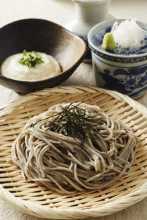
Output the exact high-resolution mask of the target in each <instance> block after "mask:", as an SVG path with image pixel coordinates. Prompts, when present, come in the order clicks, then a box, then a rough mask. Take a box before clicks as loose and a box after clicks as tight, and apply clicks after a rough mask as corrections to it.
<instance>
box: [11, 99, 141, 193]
mask: <svg viewBox="0 0 147 220" xmlns="http://www.w3.org/2000/svg"><path fill="white" fill-rule="evenodd" d="M136 144H137V141H136V138H135V136H134V134H133V132H132V131H131V129H129V128H127V127H126V126H125V125H123V124H122V123H121V122H120V121H117V120H112V119H111V118H110V117H109V116H108V115H107V114H105V113H104V112H103V111H102V110H101V109H100V108H99V107H97V106H94V105H88V104H85V103H61V104H58V105H54V106H52V107H50V108H49V110H48V111H46V112H44V113H41V114H40V115H38V116H35V117H33V118H32V119H31V120H29V122H28V123H27V124H26V126H25V127H24V128H23V130H22V132H21V133H20V134H19V136H18V137H17V139H16V141H15V143H14V144H13V147H12V159H13V161H14V162H15V163H16V164H17V165H18V166H19V167H20V168H21V170H22V172H23V174H24V176H25V178H26V179H27V180H31V181H35V182H38V183H40V184H43V185H45V186H46V187H47V188H49V189H51V190H54V191H56V192H59V193H65V194H66V193H71V192H75V191H79V192H81V191H84V190H97V189H100V188H102V187H105V186H108V185H109V184H110V183H111V182H112V181H113V180H114V179H115V178H116V177H120V176H122V175H125V174H127V172H128V171H129V169H130V167H131V166H132V163H133V162H134V156H135V147H136Z"/></svg>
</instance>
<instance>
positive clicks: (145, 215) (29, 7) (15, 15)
mask: <svg viewBox="0 0 147 220" xmlns="http://www.w3.org/2000/svg"><path fill="white" fill-rule="evenodd" d="M146 8H147V1H146V0H140V1H138V0H113V1H112V4H111V8H110V13H111V14H112V15H113V16H115V17H120V18H122V17H123V18H126V17H134V18H137V19H140V20H143V21H146V22H147V13H146ZM30 17H38V18H46V19H50V20H53V21H55V22H58V23H60V24H62V25H65V26H66V23H69V22H70V20H72V18H73V17H74V13H73V4H72V3H71V0H5V1H4V0H0V26H2V25H5V24H6V23H8V22H11V21H14V20H17V19H20V18H30ZM65 21H66V22H65ZM64 84H65V85H71V84H72V85H73V84H75V85H77V84H78V85H92V86H93V85H95V78H94V75H93V72H92V67H91V65H88V64H81V66H80V67H79V68H78V69H77V70H76V72H75V73H74V74H73V76H72V77H71V78H70V79H68V80H67V82H65V83H64ZM17 98H21V97H19V96H18V95H17V94H16V93H15V92H13V91H12V90H9V89H7V88H4V87H2V86H0V108H1V107H3V106H6V105H8V104H9V103H10V102H11V101H14V100H15V99H17ZM138 101H139V102H141V103H142V104H144V105H146V106H147V92H146V94H145V96H144V97H142V98H141V99H140V100H138ZM146 207H147V199H145V200H144V201H142V202H140V203H138V204H137V205H134V206H132V207H130V208H128V209H126V210H124V211H121V212H119V213H117V214H114V215H112V216H107V217H104V218H99V220H130V219H132V220H147V211H146ZM0 220H39V219H37V218H35V217H32V216H27V215H24V214H22V213H21V212H20V211H18V210H16V209H14V208H13V207H11V206H10V205H9V204H7V203H6V202H4V201H2V200H0ZM42 220H43V219H42Z"/></svg>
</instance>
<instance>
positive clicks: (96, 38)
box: [88, 19, 147, 57]
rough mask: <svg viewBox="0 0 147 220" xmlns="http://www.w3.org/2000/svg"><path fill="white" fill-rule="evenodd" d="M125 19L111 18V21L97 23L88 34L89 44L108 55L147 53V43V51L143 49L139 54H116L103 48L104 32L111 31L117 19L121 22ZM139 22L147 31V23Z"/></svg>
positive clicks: (124, 55)
mask: <svg viewBox="0 0 147 220" xmlns="http://www.w3.org/2000/svg"><path fill="white" fill-rule="evenodd" d="M123 20H124V19H118V20H115V19H113V20H110V21H104V22H101V23H100V24H97V25H95V26H94V27H93V28H92V29H91V30H90V32H89V34H88V41H89V45H90V46H91V47H92V48H93V49H95V50H96V51H99V52H100V53H103V54H106V55H110V56H115V57H130V56H131V57H136V56H137V57H139V56H144V55H147V45H146V48H145V50H146V52H144V51H145V50H142V51H143V52H142V53H139V54H135V53H133V54H129V55H127V54H116V53H111V52H108V51H105V50H103V49H102V48H101V44H102V40H103V37H104V34H105V33H107V32H110V31H111V28H112V25H113V24H114V22H115V21H117V22H119V23H120V22H121V21H123ZM137 23H138V24H139V25H140V26H141V27H142V28H143V29H144V30H145V31H147V25H146V24H144V23H142V22H140V21H137Z"/></svg>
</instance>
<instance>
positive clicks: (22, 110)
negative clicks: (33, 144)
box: [0, 87, 147, 219]
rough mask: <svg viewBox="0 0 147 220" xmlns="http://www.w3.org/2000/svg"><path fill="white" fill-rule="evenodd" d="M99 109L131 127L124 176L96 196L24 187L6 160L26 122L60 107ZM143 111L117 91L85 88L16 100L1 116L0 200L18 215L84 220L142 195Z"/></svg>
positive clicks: (146, 142)
mask: <svg viewBox="0 0 147 220" xmlns="http://www.w3.org/2000/svg"><path fill="white" fill-rule="evenodd" d="M65 101H67V102H69V101H70V102H71V101H82V102H85V103H88V104H96V105H98V106H100V107H101V108H102V109H103V110H104V111H105V112H106V113H108V114H109V115H110V116H111V117H113V118H115V119H121V120H122V121H123V122H124V123H126V124H127V125H128V126H129V127H132V128H133V130H134V132H135V134H136V136H137V137H138V140H139V143H140V144H139V145H138V147H137V150H136V159H135V163H134V165H133V166H132V168H131V170H130V171H129V173H128V175H127V176H125V177H122V178H121V179H119V180H117V181H115V183H113V185H111V186H110V187H108V188H106V189H104V190H101V191H91V192H84V193H75V194H72V195H71V196H70V195H59V194H57V193H54V192H52V191H51V190H47V189H46V188H45V187H43V186H39V185H37V184H36V183H33V182H27V181H25V179H24V178H23V177H22V175H21V171H20V170H19V169H18V168H17V167H16V166H15V165H14V164H13V163H12V161H11V145H12V142H13V141H14V139H15V138H16V137H17V135H18V133H19V132H20V131H21V129H22V127H23V126H24V124H25V123H26V121H27V120H28V119H29V118H31V117H32V116H34V115H37V114H39V113H41V112H43V111H46V110H47V109H48V107H49V106H51V105H53V104H56V103H59V102H65ZM146 178H147V110H146V108H145V107H143V106H142V105H140V104H138V103H137V102H135V101H133V100H132V99H130V98H128V97H127V96H124V95H121V94H119V93H116V92H111V91H105V90H102V89H96V88H87V87H59V88H54V89H49V90H43V91H39V92H36V93H33V94H30V95H27V96H25V97H24V98H21V99H20V100H18V101H16V102H14V103H12V104H11V105H10V106H9V107H7V108H5V109H3V110H2V111H1V112H0V196H1V197H2V198H3V199H5V200H6V201H8V202H10V203H11V204H12V205H13V206H15V207H16V208H19V209H21V211H22V212H24V213H27V214H30V215H34V216H37V217H40V218H46V219H84V218H95V217H99V216H104V215H109V214H112V213H114V212H117V211H120V210H122V209H124V208H126V207H128V206H130V205H133V204H135V203H137V202H138V201H140V200H142V199H144V198H145V197H146V196H147V179H146Z"/></svg>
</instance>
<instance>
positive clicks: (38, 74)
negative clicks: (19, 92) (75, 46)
mask: <svg viewBox="0 0 147 220" xmlns="http://www.w3.org/2000/svg"><path fill="white" fill-rule="evenodd" d="M38 54H39V55H40V56H41V58H42V60H43V63H41V64H37V65H36V66H35V67H31V68H30V67H28V66H25V65H22V64H20V63H19V61H20V59H21V57H22V53H18V54H15V55H12V56H10V57H8V58H7V59H6V60H5V61H4V62H3V64H2V66H1V73H2V75H3V76H5V77H7V78H10V79H14V80H20V81H30V82H33V81H39V80H45V79H48V78H51V77H54V76H56V75H59V74H60V73H61V68H60V65H59V64H58V62H57V61H56V60H55V58H53V57H52V56H50V55H48V54H45V53H41V52H38Z"/></svg>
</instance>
